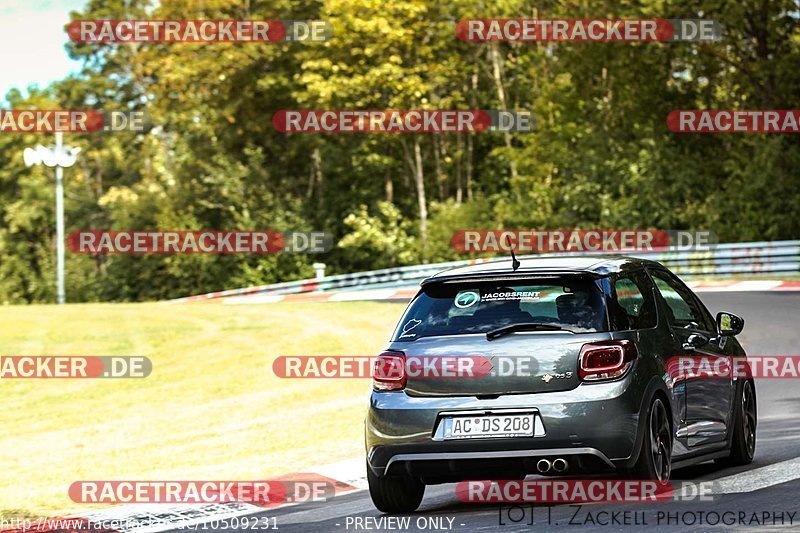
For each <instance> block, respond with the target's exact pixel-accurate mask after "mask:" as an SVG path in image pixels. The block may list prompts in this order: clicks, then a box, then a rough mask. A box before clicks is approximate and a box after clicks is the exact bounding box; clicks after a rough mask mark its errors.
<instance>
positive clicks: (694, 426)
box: [365, 256, 756, 513]
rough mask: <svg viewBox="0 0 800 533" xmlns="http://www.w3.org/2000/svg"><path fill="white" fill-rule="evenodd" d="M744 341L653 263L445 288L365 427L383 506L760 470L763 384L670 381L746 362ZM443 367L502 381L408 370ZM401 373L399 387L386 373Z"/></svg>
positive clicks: (429, 289) (376, 398) (373, 491)
mask: <svg viewBox="0 0 800 533" xmlns="http://www.w3.org/2000/svg"><path fill="white" fill-rule="evenodd" d="M514 267H518V268H514ZM743 326H744V321H743V320H742V319H741V318H739V317H738V316H736V315H733V314H731V313H724V312H723V313H719V314H718V315H717V316H716V319H715V318H713V317H712V315H711V314H710V313H709V311H708V309H707V308H706V307H705V306H704V305H703V303H702V302H701V301H700V299H699V298H698V297H697V296H696V295H695V294H694V293H693V292H692V291H691V290H690V289H689V288H688V287H687V286H686V285H685V284H684V283H683V282H681V281H680V279H678V278H677V277H676V276H675V275H674V274H672V273H671V272H670V271H669V270H668V269H666V268H665V267H664V266H662V265H661V264H659V263H657V262H654V261H648V260H643V259H637V258H630V257H621V256H612V257H609V256H590V257H577V256H575V257H561V258H536V259H529V260H523V261H522V263H521V265H520V264H518V263H517V264H514V266H513V267H512V266H509V264H508V263H507V262H505V261H501V262H492V263H485V264H482V265H472V266H468V267H463V268H456V269H451V270H447V271H444V272H441V273H439V274H436V275H434V276H432V277H430V278H428V279H426V280H424V281H423V282H422V284H421V288H420V290H419V292H418V293H417V295H416V296H415V297H414V299H413V300H412V301H411V303H410V304H409V306H408V308H407V309H406V311H405V313H404V314H403V317H402V318H401V320H400V322H399V323H398V325H397V328H396V330H395V332H394V334H393V336H392V339H391V342H390V344H389V346H388V347H387V349H386V351H384V352H383V353H381V354H380V355H379V356H378V359H377V361H376V365H375V372H374V375H373V391H372V395H371V398H370V406H369V412H368V415H367V419H366V422H365V426H366V451H367V478H368V482H369V490H370V495H371V496H372V501H373V503H374V504H375V506H376V507H377V508H378V509H379V510H381V511H384V512H388V513H398V512H411V511H414V510H415V509H417V508H418V507H419V505H420V503H421V501H422V498H423V495H424V492H425V485H429V484H438V483H449V482H457V481H462V480H479V479H480V480H488V479H520V478H522V477H525V476H526V475H528V474H540V475H560V474H565V475H567V474H569V475H574V474H597V473H604V472H612V473H614V472H618V473H625V474H627V475H632V476H635V477H637V478H640V479H657V480H662V481H666V480H668V479H669V476H670V472H671V469H673V468H678V467H684V466H688V465H691V464H695V463H699V462H704V461H708V460H715V461H717V462H718V463H721V464H728V465H738V464H746V463H749V462H751V461H752V459H753V454H754V451H755V440H756V398H755V386H754V383H753V381H752V379H749V378H747V377H739V378H737V377H736V376H734V375H731V376H729V377H727V378H726V377H721V376H708V375H702V374H698V375H692V374H691V373H685V374H682V373H675V372H673V371H671V370H670V368H669V367H670V360H671V358H673V357H684V358H686V357H698V356H702V357H704V358H714V359H719V358H722V359H725V360H727V361H728V363H733V358H740V357H745V353H744V350H743V349H742V347H741V345H740V344H739V342H738V341H737V340H736V338H735V335H737V334H738V333H740V332H741V330H742V328H743ZM443 356H448V357H454V358H458V357H471V358H473V359H474V358H476V357H477V358H481V359H482V360H484V361H487V362H488V364H489V366H490V367H491V370H490V371H489V372H486V373H484V374H481V375H479V376H477V377H476V376H470V377H466V376H458V375H456V376H455V377H454V376H452V375H450V376H445V375H443V374H441V375H440V374H438V373H436V372H433V373H428V374H422V373H420V372H414V373H411V372H408V371H407V370H404V369H405V363H406V362H407V360H408V359H409V358H412V357H413V358H425V357H443ZM523 362H525V363H527V364H526V365H523V364H522V363H523ZM398 364H399V367H400V368H401V370H400V372H399V373H398V372H394V373H391V372H389V373H387V372H381V371H379V369H380V368H381V367H387V366H391V367H393V368H396V367H398ZM523 368H524V369H525V371H524V372H521V371H520V369H523ZM503 369H505V370H503ZM509 369H510V370H509Z"/></svg>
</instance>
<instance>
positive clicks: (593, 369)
mask: <svg viewBox="0 0 800 533" xmlns="http://www.w3.org/2000/svg"><path fill="white" fill-rule="evenodd" d="M638 356H639V352H638V351H637V349H636V345H635V344H634V343H633V342H631V341H609V342H594V343H591V344H584V345H583V346H582V347H581V355H580V364H579V365H578V376H580V378H581V380H583V381H605V380H609V379H616V378H618V377H620V376H623V375H624V374H625V373H626V372H627V371H628V369H630V367H631V366H633V362H634V361H635V360H636V358H637V357H638Z"/></svg>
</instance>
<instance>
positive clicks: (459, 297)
mask: <svg viewBox="0 0 800 533" xmlns="http://www.w3.org/2000/svg"><path fill="white" fill-rule="evenodd" d="M480 301H481V295H480V294H479V293H478V292H476V291H461V292H459V293H458V294H456V298H455V300H454V301H453V303H454V304H455V306H456V307H458V308H459V309H466V308H467V307H472V306H473V305H475V304H477V303H478V302H480Z"/></svg>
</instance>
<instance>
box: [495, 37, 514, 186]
mask: <svg viewBox="0 0 800 533" xmlns="http://www.w3.org/2000/svg"><path fill="white" fill-rule="evenodd" d="M497 48H498V47H497V43H496V42H491V43H490V46H489V51H490V55H491V58H492V75H493V76H492V77H493V78H494V86H495V89H496V90H497V99H498V100H499V101H500V110H501V111H508V104H507V102H506V90H505V87H504V86H503V66H502V65H501V63H500V53H499V52H498V50H497ZM503 140H504V141H505V145H506V148H507V149H508V157H509V162H508V166H509V168H510V170H511V178H512V180H513V179H514V178H516V177H517V163H516V161H514V156H513V154H512V152H511V133H509V132H508V131H504V132H503Z"/></svg>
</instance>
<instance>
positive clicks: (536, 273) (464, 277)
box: [420, 269, 611, 287]
mask: <svg viewBox="0 0 800 533" xmlns="http://www.w3.org/2000/svg"><path fill="white" fill-rule="evenodd" d="M445 272H446V271H445ZM610 272H611V271H607V272H606V271H601V272H595V271H589V270H578V269H572V270H569V269H563V270H550V269H548V270H517V271H511V270H509V271H505V272H497V273H487V272H475V273H471V274H455V275H450V276H448V275H447V274H446V273H445V274H441V275H439V274H437V275H434V276H431V277H429V278H425V279H424V280H422V281H421V282H420V286H422V287H425V286H426V285H431V284H434V283H459V282H462V281H471V282H480V281H515V280H520V279H531V278H557V277H561V276H582V277H589V278H594V279H599V278H603V277H605V276H607V275H608V274H609V273H610Z"/></svg>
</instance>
